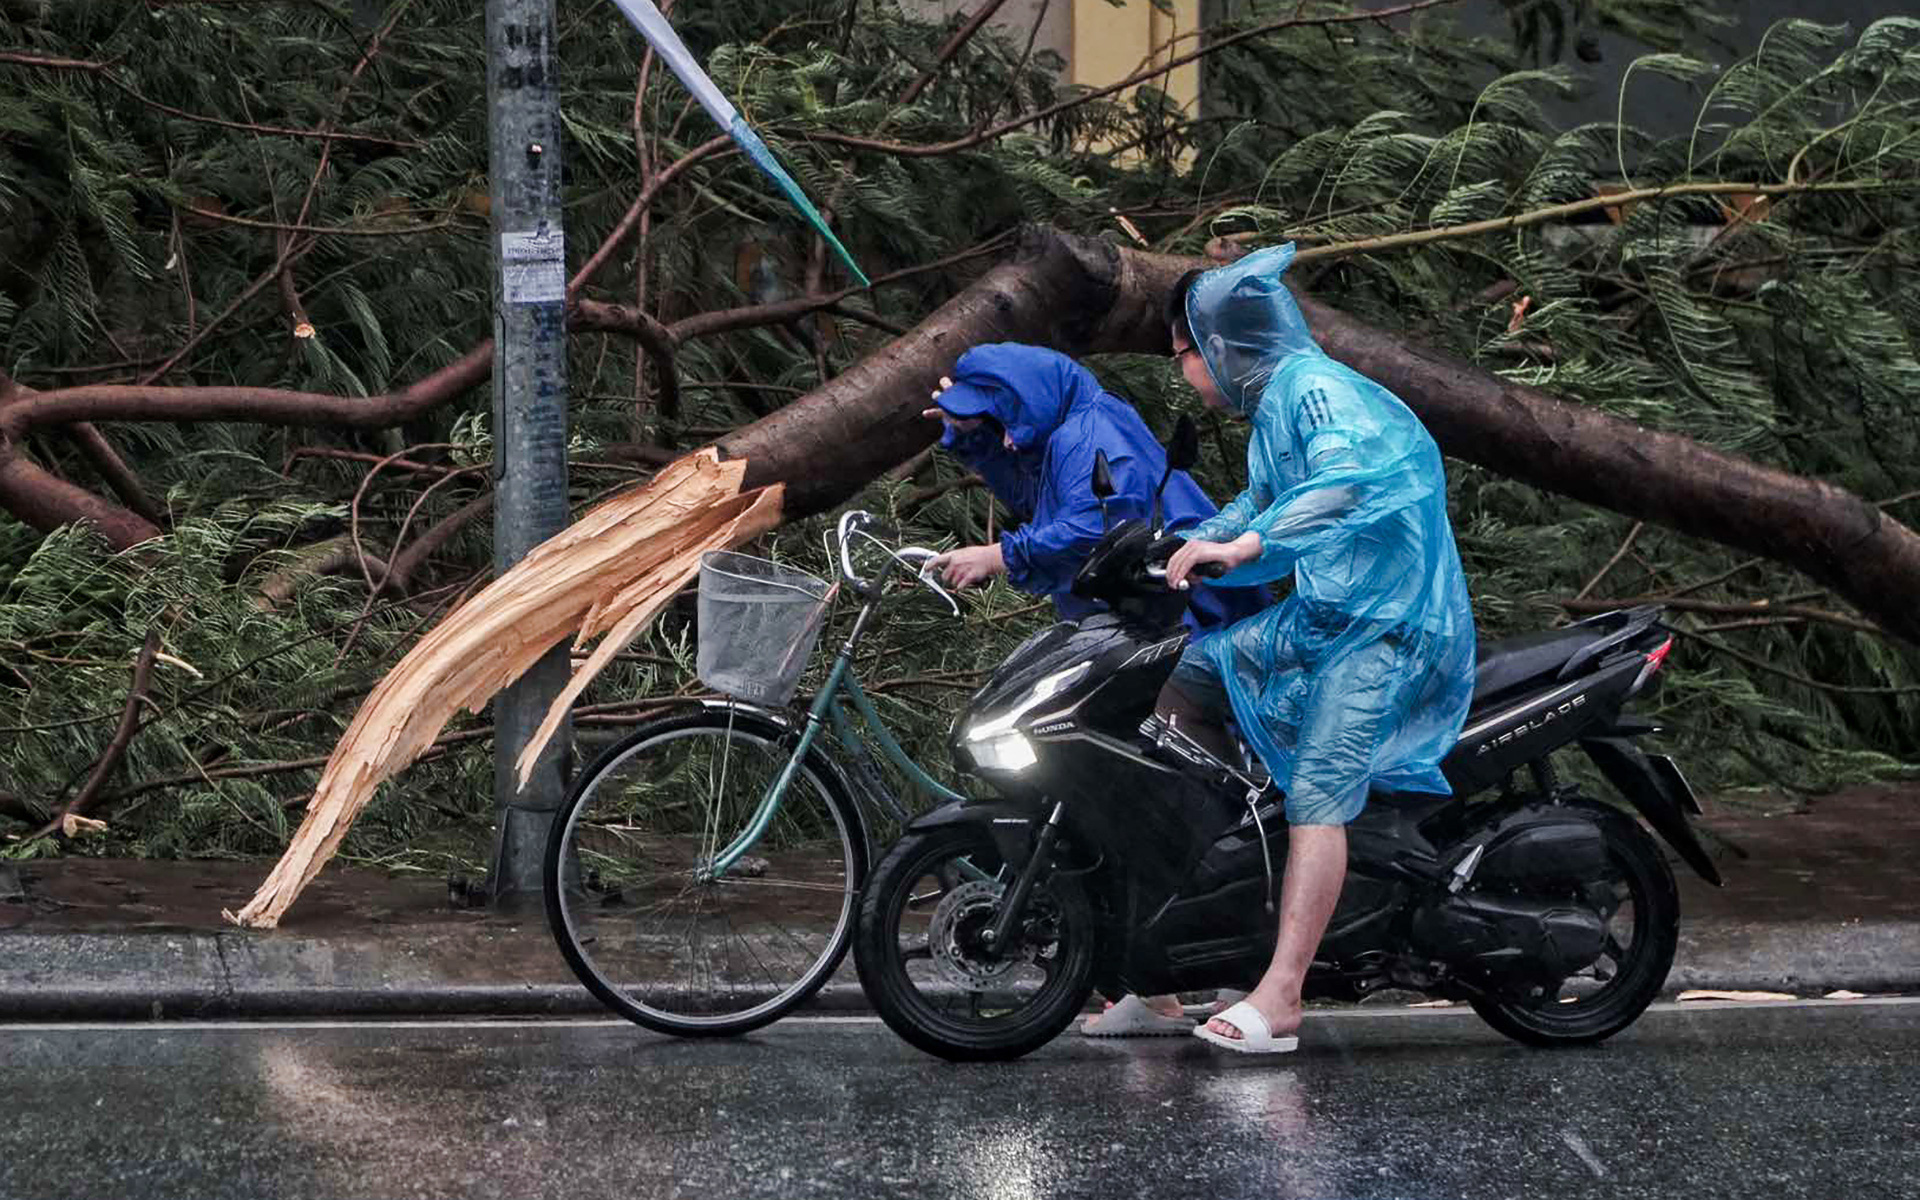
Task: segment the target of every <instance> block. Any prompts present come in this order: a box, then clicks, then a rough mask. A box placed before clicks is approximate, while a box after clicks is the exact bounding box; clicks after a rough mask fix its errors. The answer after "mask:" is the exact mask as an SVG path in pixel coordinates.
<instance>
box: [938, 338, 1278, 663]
mask: <svg viewBox="0 0 1920 1200" xmlns="http://www.w3.org/2000/svg"><path fill="white" fill-rule="evenodd" d="M939 403H940V407H941V408H943V409H945V410H946V411H947V412H949V413H951V414H952V415H953V416H956V417H963V418H965V417H979V416H989V417H992V418H993V419H994V420H996V421H998V422H999V423H1000V424H1001V426H1002V427H1004V428H1005V430H1006V432H1007V434H1008V436H1009V437H1011V438H1012V440H1013V444H1014V445H1015V446H1016V447H1018V449H1017V450H1015V451H1009V450H1008V449H1007V448H1006V447H1005V446H1004V445H1003V444H1002V443H1001V441H1000V435H999V434H998V433H997V432H995V431H993V430H991V429H989V428H987V427H985V426H980V427H977V428H975V429H974V430H972V431H970V432H966V433H962V432H960V431H958V430H955V429H954V428H952V427H951V426H949V427H948V428H947V431H946V435H945V436H944V437H943V438H942V440H941V445H942V446H945V447H946V448H947V449H948V450H950V451H952V452H953V453H955V454H956V455H958V456H959V457H960V458H961V459H962V460H963V461H964V462H966V463H967V465H968V466H970V467H972V468H973V469H974V470H976V471H978V472H979V473H980V476H981V478H983V479H985V480H986V482H987V486H988V487H989V488H991V489H992V491H993V494H994V496H995V497H997V498H998V499H999V500H1000V502H1001V503H1003V504H1005V505H1006V506H1007V507H1008V508H1009V509H1011V510H1012V511H1013V514H1014V517H1015V519H1016V520H1018V521H1020V522H1022V523H1021V524H1019V525H1018V527H1017V528H1011V529H1008V530H1007V531H1006V532H1005V533H1003V534H1001V535H1000V551H1001V554H1002V556H1003V557H1004V558H1005V559H1006V562H1007V581H1008V582H1009V583H1011V584H1013V586H1015V587H1017V588H1019V589H1020V590H1021V591H1024V592H1031V593H1033V594H1035V595H1041V596H1050V597H1052V598H1053V603H1054V608H1055V609H1056V610H1057V611H1058V612H1059V614H1060V616H1061V618H1062V619H1064V620H1074V619H1077V618H1079V617H1083V616H1086V615H1087V614H1088V613H1090V612H1094V611H1096V610H1097V609H1098V608H1099V607H1100V606H1099V605H1097V604H1094V603H1092V602H1089V601H1086V600H1082V599H1081V598H1080V597H1078V596H1075V595H1074V594H1073V593H1072V591H1070V590H1069V589H1070V587H1071V585H1072V583H1073V577H1074V575H1075V574H1076V573H1077V572H1078V571H1079V570H1080V566H1081V564H1082V563H1084V562H1086V560H1087V555H1088V554H1089V553H1090V552H1091V551H1092V550H1093V547H1094V544H1095V543H1097V542H1098V541H1099V540H1100V535H1101V534H1102V533H1103V532H1104V530H1105V527H1104V526H1103V525H1102V523H1101V516H1100V503H1099V501H1098V499H1096V498H1095V496H1094V494H1093V486H1092V480H1093V461H1094V454H1095V453H1096V452H1097V451H1101V450H1104V451H1106V453H1107V465H1108V466H1109V467H1110V468H1111V470H1112V473H1113V485H1114V489H1115V491H1114V495H1113V496H1112V498H1111V499H1109V500H1108V502H1107V520H1108V521H1111V522H1113V523H1115V524H1117V523H1119V522H1120V521H1121V520H1123V519H1125V518H1127V517H1142V518H1144V517H1148V516H1150V515H1151V514H1152V509H1153V490H1154V488H1156V487H1158V486H1159V484H1160V476H1161V474H1162V473H1163V472H1165V470H1166V468H1167V456H1166V452H1165V451H1164V450H1163V449H1161V446H1160V443H1159V442H1157V441H1155V440H1154V437H1153V433H1152V431H1151V430H1149V429H1148V428H1147V424H1146V422H1145V421H1142V420H1141V419H1140V414H1139V413H1137V412H1135V411H1134V410H1133V407H1132V406H1131V405H1129V404H1127V403H1126V402H1125V401H1122V400H1120V399H1118V398H1116V397H1114V396H1112V395H1110V394H1108V393H1107V392H1106V391H1105V390H1104V389H1102V388H1101V386H1100V383H1099V381H1098V380H1096V379H1095V378H1094V377H1093V373H1092V372H1090V371H1088V370H1087V369H1086V368H1085V367H1083V366H1081V365H1080V364H1079V363H1077V362H1075V361H1073V360H1072V359H1071V358H1068V357H1067V356H1066V355H1064V354H1061V353H1059V352H1058V351H1054V350H1047V349H1043V348H1041V347H1039V346H1023V345H1019V344H1018V343H1014V342H1003V343H999V344H995V345H987V346H976V347H975V348H973V349H972V350H969V351H967V352H966V353H965V354H962V355H961V356H960V361H959V362H958V363H956V364H955V365H954V369H953V387H951V388H949V389H948V390H947V391H945V392H943V393H942V394H941V395H940V399H939ZM1161 504H1162V509H1163V515H1164V517H1165V519H1166V522H1167V527H1168V528H1169V529H1182V528H1185V527H1187V526H1189V525H1192V524H1193V523H1194V522H1196V521H1199V520H1202V519H1203V518H1206V517H1210V516H1212V515H1213V514H1214V512H1215V511H1216V510H1215V509H1214V506H1213V503H1212V501H1210V500H1208V499H1207V496H1206V493H1205V492H1202V491H1201V490H1200V487H1199V485H1198V484H1196V483H1194V482H1193V480H1192V479H1191V478H1190V477H1189V476H1188V475H1187V473H1186V472H1184V471H1176V472H1174V475H1173V478H1172V479H1170V480H1168V481H1167V490H1166V493H1165V495H1164V497H1163V499H1162V501H1161ZM1009 524H1013V522H1009ZM1268 599H1269V597H1268V594H1267V592H1266V590H1265V589H1264V588H1256V587H1236V588H1215V587H1212V586H1208V587H1202V588H1196V589H1195V590H1194V596H1193V600H1192V602H1191V603H1190V605H1189V612H1188V623H1189V624H1190V625H1192V626H1193V627H1195V628H1197V629H1211V628H1215V627H1217V626H1220V625H1225V624H1227V623H1229V622H1231V621H1236V620H1239V619H1240V618H1242V617H1245V616H1249V615H1251V614H1253V613H1255V612H1258V611H1259V610H1260V609H1261V608H1263V607H1264V606H1265V605H1266V604H1267V602H1268Z"/></svg>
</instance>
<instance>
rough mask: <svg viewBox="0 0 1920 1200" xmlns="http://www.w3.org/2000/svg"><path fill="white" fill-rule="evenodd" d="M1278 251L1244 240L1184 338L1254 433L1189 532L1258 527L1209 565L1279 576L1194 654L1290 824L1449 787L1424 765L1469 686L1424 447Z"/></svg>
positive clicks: (1442, 484) (1419, 429) (1208, 281)
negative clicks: (1351, 361) (1247, 613)
mask: <svg viewBox="0 0 1920 1200" xmlns="http://www.w3.org/2000/svg"><path fill="white" fill-rule="evenodd" d="M1292 261H1293V247H1292V246H1283V247H1279V248H1276V249H1271V250H1263V251H1261V252H1259V253H1256V254H1250V255H1248V256H1247V257H1246V258H1244V259H1241V260H1240V261H1239V262H1237V263H1234V264H1233V265H1232V266H1227V267H1221V268H1219V269H1217V270H1212V271H1208V272H1207V273H1206V274H1204V275H1202V276H1200V277H1199V278H1198V279H1197V280H1196V281H1195V282H1194V285H1193V287H1192V290H1191V291H1189V292H1188V295H1187V319H1188V322H1189V324H1190V325H1191V327H1192V331H1193V342H1194V345H1195V346H1196V347H1197V348H1198V349H1199V350H1200V354H1201V358H1202V359H1203V360H1204V361H1205V363H1206V366H1207V370H1208V372H1209V374H1210V375H1211V376H1212V378H1213V381H1214V383H1215V384H1216V385H1217V386H1218V387H1219V389H1220V392H1221V395H1222V396H1223V397H1224V398H1225V400H1226V402H1227V403H1228V404H1229V405H1231V406H1232V407H1233V408H1234V409H1235V410H1236V411H1238V412H1239V413H1240V414H1241V415H1242V416H1245V417H1247V418H1248V419H1249V420H1251V421H1252V423H1253V438H1252V440H1251V442H1249V444H1248V446H1247V489H1246V490H1245V491H1244V492H1242V493H1240V495H1239V496H1237V497H1235V498H1234V499H1233V500H1232V501H1231V502H1230V503H1229V504H1227V506H1226V507H1225V508H1224V509H1222V510H1221V511H1220V514H1219V515H1218V516H1216V517H1213V518H1212V519H1210V520H1207V521H1204V522H1202V523H1201V524H1200V525H1198V526H1196V527H1195V528H1193V529H1190V530H1187V531H1186V536H1187V537H1189V538H1198V539H1205V540H1207V541H1215V542H1226V541H1232V540H1233V539H1234V538H1236V537H1239V536H1240V535H1242V534H1244V533H1247V532H1249V531H1253V532H1257V533H1258V534H1259V535H1260V541H1261V553H1260V556H1259V557H1258V558H1257V559H1255V560H1253V561H1252V562H1249V563H1246V564H1244V565H1242V566H1240V567H1238V568H1236V569H1235V570H1234V571H1232V572H1231V573H1229V574H1227V575H1225V576H1222V581H1223V582H1226V583H1236V584H1238V583H1260V582H1265V581H1268V580H1275V579H1280V578H1283V577H1285V576H1287V575H1292V576H1293V578H1294V590H1293V592H1292V594H1291V595H1289V596H1288V597H1287V598H1286V599H1285V600H1284V601H1282V602H1281V603H1280V604H1278V605H1276V606H1274V607H1273V608H1271V609H1268V610H1267V611H1266V612H1263V613H1260V614H1259V615H1257V616H1254V617H1251V618H1249V619H1247V620H1244V621H1241V622H1239V623H1237V624H1235V625H1233V626H1232V627H1231V628H1229V629H1224V630H1221V631H1219V632H1217V633H1214V634H1212V635H1210V636H1208V637H1206V638H1203V639H1201V640H1200V641H1199V642H1198V643H1197V644H1196V645H1195V647H1194V648H1193V650H1192V651H1190V654H1193V655H1195V656H1196V657H1198V658H1199V660H1200V663H1199V664H1196V665H1210V666H1211V667H1212V669H1213V672H1214V673H1217V675H1218V677H1219V679H1220V680H1221V681H1222V682H1224V684H1225V688H1226V692H1227V696H1228V698H1229V699H1230V701H1231V702H1232V707H1233V713H1234V717H1235V720H1236V722H1237V723H1238V724H1239V726H1240V729H1241V733H1242V735H1243V736H1244V737H1246V739H1247V741H1248V742H1249V743H1251V744H1252V746H1253V747H1254V749H1255V750H1257V751H1258V752H1259V754H1260V757H1261V759H1262V760H1263V761H1264V762H1265V763H1266V764H1267V767H1268V769H1269V770H1270V771H1272V772H1273V778H1274V783H1275V785H1276V786H1278V787H1280V788H1281V789H1282V790H1283V791H1284V792H1285V793H1286V797H1287V800H1286V806H1287V818H1288V820H1290V821H1292V822H1293V823H1294V824H1344V823H1346V822H1347V821H1350V820H1352V819H1353V818H1354V817H1355V816H1356V815H1358V814H1359V812H1360V809H1361V807H1362V806H1363V805H1364V804H1365V803H1366V798H1367V793H1368V791H1369V790H1370V788H1371V787H1373V786H1376V785H1377V786H1379V787H1381V788H1383V789H1386V790H1395V791H1422V792H1435V793H1440V794H1446V793H1447V792H1448V791H1450V789H1449V788H1448V786H1447V782H1446V779H1445V778H1444V777H1443V776H1442V775H1441V774H1440V771H1439V765H1438V764H1439V762H1440V759H1441V758H1442V757H1443V756H1445V755H1446V753H1447V752H1448V751H1449V750H1451V749H1452V748H1453V745H1454V742H1455V741H1456V740H1457V739H1458V737H1459V734H1460V726H1461V723H1462V721H1463V720H1464V718H1465V717H1466V712H1467V705H1468V702H1469V701H1470V700H1471V698H1472V695H1473V677H1474V632H1473V611H1472V608H1471V607H1470V606H1469V604H1468V600H1467V585H1466V580H1465V578H1464V576H1463V575H1462V573H1461V569H1460V555H1459V552H1458V551H1457V550H1456V549H1455V547H1454V542H1453V530H1452V527H1451V526H1450V525H1449V524H1448V522H1447V484H1446V476H1445V473H1444V471H1443V469H1442V467H1441V460H1440V451H1439V449H1438V447H1436V446H1435V445H1434V443H1433V438H1432V437H1431V436H1429V435H1428V433H1427V431H1426V429H1425V428H1424V427H1423V426H1422V425H1421V424H1420V421H1419V419H1418V418H1416V417H1415V416H1414V415H1413V413H1412V412H1411V411H1410V410H1408V408H1407V406H1406V405H1405V404H1402V403H1401V402H1400V400H1399V399H1398V398H1397V397H1395V396H1394V395H1393V393H1391V392H1389V391H1387V389H1386V388H1384V387H1381V386H1380V385H1379V384H1377V383H1374V382H1373V381H1372V380H1370V379H1368V378H1366V377H1365V376H1364V375H1361V374H1359V373H1358V372H1356V371H1353V370H1351V369H1349V368H1347V367H1345V366H1343V365H1341V364H1340V363H1337V362H1335V361H1334V360H1333V359H1331V358H1329V357H1327V355H1326V354H1325V353H1324V352H1322V351H1321V349H1320V348H1319V347H1318V346H1317V345H1315V344H1314V341H1313V337H1312V335H1311V334H1310V333H1308V331H1307V325H1306V321H1305V319H1304V318H1302V317H1301V315H1300V309H1299V307H1298V306H1297V305H1296V304H1295V303H1294V301H1293V297H1292V295H1291V294H1289V293H1288V291H1287V288H1286V285H1285V284H1284V283H1282V282H1281V276H1282V275H1283V274H1284V273H1285V271H1286V269H1287V266H1288V264H1289V263H1291V262H1292ZM1183 667H1184V664H1183ZM1179 678H1181V677H1179V676H1177V677H1176V679H1179Z"/></svg>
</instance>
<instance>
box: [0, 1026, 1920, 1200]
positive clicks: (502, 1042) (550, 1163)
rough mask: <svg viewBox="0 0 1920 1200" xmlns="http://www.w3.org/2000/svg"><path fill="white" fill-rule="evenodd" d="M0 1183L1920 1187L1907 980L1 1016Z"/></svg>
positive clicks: (1260, 1189)
mask: <svg viewBox="0 0 1920 1200" xmlns="http://www.w3.org/2000/svg"><path fill="white" fill-rule="evenodd" d="M0 1088H4V1091H5V1104H4V1107H3V1108H0V1111H3V1112H4V1119H0V1197H26V1196H44V1197H56V1196H87V1197H106V1196H128V1197H132V1196H139V1197H147V1196H204V1197H262V1196H271V1197H285V1198H292V1197H304V1196H329V1197H356V1196H456V1195H458V1196H516V1197H537V1196H556V1197H566V1198H568V1200H584V1198H586V1197H593V1196H622V1197H655V1196H661V1197H665V1196H689V1197H694V1196H697V1197H727V1198H731V1197H748V1196H796V1197H800V1196H823V1197H867V1196H912V1197H916V1198H933V1197H980V1198H984V1200H1024V1198H1027V1197H1040V1196H1049V1197H1052V1196H1060V1197H1112V1196H1150V1197H1175V1196H1179V1197H1185V1196H1193V1197H1207V1198H1214V1197H1236V1196H1259V1197H1264V1198H1267V1200H1273V1198H1275V1197H1279V1198H1282V1200H1284V1198H1287V1197H1296V1196H1298V1197H1327V1198H1335V1197H1342V1198H1346V1197H1409V1198H1418V1197H1509V1196H1511V1197H1532V1196H1539V1197H1559V1196H1570V1195H1595V1196H1609V1197H1620V1196H1663V1197H1664V1196H1673V1197H1688V1198H1696V1197H1718V1196H1753V1197H1766V1198H1767V1200H1781V1198H1784V1197H1797V1196H1808V1197H1814V1196H1818V1197H1839V1196H1845V1197H1853V1196H1889V1197H1893V1196H1914V1195H1920V1002H1912V1001H1908V1002H1878V1001H1853V1002H1847V1001H1838V1002H1831V1003H1824V1004H1822V1003H1814V1004H1804V1005H1792V1006H1786V1005H1781V1006H1767V1007H1759V1006H1754V1005H1746V1006H1741V1007H1737V1008H1724V1007H1723V1008H1700V1007H1698V1006H1693V1005H1689V1006H1687V1007H1686V1008H1684V1009H1675V1008H1672V1007H1670V1006H1669V1007H1662V1008H1657V1009H1655V1010H1654V1011H1652V1012H1650V1013H1649V1014H1648V1015H1647V1016H1646V1017H1645V1018H1643V1019H1642V1021H1641V1022H1640V1023H1639V1024H1638V1025H1637V1026H1635V1027H1634V1028H1633V1029H1632V1030H1630V1031H1629V1032H1628V1033H1626V1034H1623V1035H1622V1036H1620V1037H1618V1038H1616V1039H1615V1040H1614V1041H1612V1042H1610V1043H1608V1044H1607V1045H1605V1046H1602V1047H1598V1048H1594V1049H1590V1050H1582V1051H1573V1052H1559V1053H1547V1052H1541V1051H1535V1050H1528V1049H1524V1048H1522V1047H1519V1046H1516V1045H1513V1044H1511V1043H1508V1042H1506V1041H1504V1040H1503V1039H1501V1038H1500V1037H1498V1036H1497V1035H1495V1034H1494V1033H1492V1032H1491V1031H1490V1030H1488V1029H1486V1028H1485V1027H1484V1026H1482V1025H1481V1024H1480V1023H1479V1021H1478V1020H1477V1019H1476V1018H1474V1017H1472V1016H1471V1015H1470V1014H1467V1013H1465V1012H1463V1011H1460V1010H1394V1011H1391V1012H1389V1011H1373V1010H1362V1011H1357V1012H1354V1011H1349V1012H1345V1013H1340V1014H1334V1015H1328V1016H1320V1017H1317V1018H1316V1019H1315V1021H1314V1024H1313V1026H1312V1028H1311V1031H1310V1036H1309V1037H1308V1038H1306V1039H1305V1040H1304V1042H1303V1046H1302V1049H1301V1052H1300V1053H1298V1054H1295V1055H1292V1056H1290V1057H1289V1058H1287V1059H1280V1060H1271V1059H1267V1060H1263V1059H1257V1058H1250V1057H1239V1056H1226V1055H1222V1054H1218V1053H1215V1052H1213V1051H1210V1050H1209V1049H1208V1048H1207V1047H1205V1046H1204V1045H1202V1044H1201V1043H1199V1042H1198V1041H1196V1040H1194V1039H1191V1038H1181V1039H1162V1040H1154V1041H1131V1042H1125V1043H1119V1042H1096V1041H1091V1040H1088V1039H1086V1038H1082V1037H1079V1036H1075V1035H1069V1036H1067V1037H1063V1038H1061V1039H1059V1040H1058V1041H1056V1042H1055V1043H1053V1044H1052V1045H1051V1046H1048V1047H1046V1048H1045V1049H1044V1050H1042V1051H1040V1052H1039V1053H1037V1054H1035V1055H1033V1056H1031V1057H1029V1058H1027V1059H1025V1060H1023V1061H1021V1062H1019V1063H1015V1064H1010V1065H1000V1066H970V1067H955V1066H950V1065H947V1064H945V1063H941V1062H938V1061H936V1060H934V1059H931V1058H928V1057H926V1056H924V1055H922V1054H920V1053H918V1052H917V1051H915V1050H913V1049H911V1048H909V1047H908V1046H906V1045H905V1044H903V1043H901V1042H900V1041H898V1040H896V1039H895V1038H894V1037H893V1036H892V1035H891V1034H890V1033H888V1031H887V1030H886V1029H885V1028H884V1027H883V1026H881V1025H879V1024H878V1023H877V1022H874V1021H872V1020H870V1019H857V1018H856V1019H844V1018H843V1019H789V1020H788V1021H786V1022H784V1023H782V1024H779V1025H776V1026H774V1027H772V1028H771V1029H769V1030H766V1031H763V1032H762V1033H760V1034H758V1035H755V1036H753V1037H751V1038H747V1039H743V1040H736V1041H730V1042H684V1041H673V1040H669V1039H666V1038H661V1037H656V1036H654V1035H652V1034H648V1033H644V1032H642V1031H639V1030H636V1029H634V1028H633V1027H631V1026H627V1025H616V1024H607V1023H506V1022H501V1023H482V1022H438V1023H419V1024H397V1023H339V1024H334V1025H327V1024H304V1025H239V1024H227V1025H212V1024H200V1025H195V1024H162V1025H128V1026H104V1025H103V1026H67V1027H48V1026H43V1027H38V1028H34V1027H21V1026H10V1027H0Z"/></svg>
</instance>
